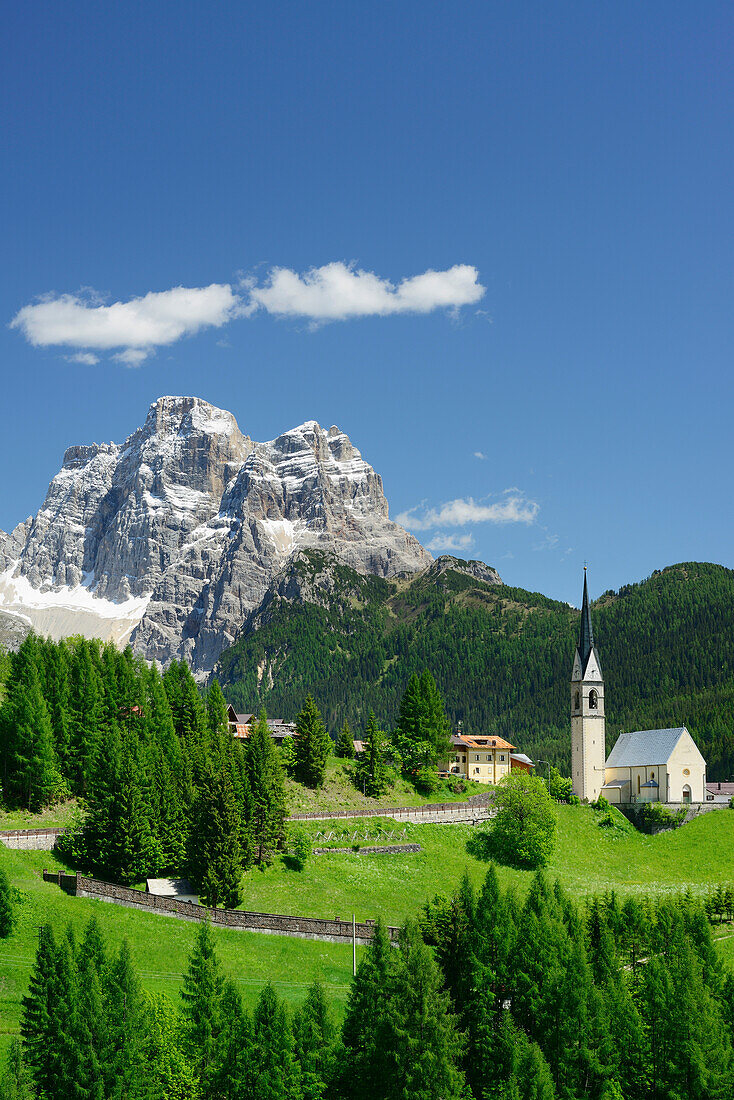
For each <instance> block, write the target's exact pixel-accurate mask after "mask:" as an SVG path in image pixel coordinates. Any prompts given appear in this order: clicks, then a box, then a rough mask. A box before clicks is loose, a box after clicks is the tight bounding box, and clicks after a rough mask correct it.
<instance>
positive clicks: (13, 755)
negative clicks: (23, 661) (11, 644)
mask: <svg viewBox="0 0 734 1100" xmlns="http://www.w3.org/2000/svg"><path fill="white" fill-rule="evenodd" d="M27 676H28V678H27V679H24V680H19V681H17V682H16V683H15V684H14V686H13V690H12V694H11V695H10V696H9V697H8V699H7V701H6V702H5V704H4V705H3V727H4V741H5V746H6V747H5V753H4V756H5V760H6V764H5V795H6V798H7V799H8V801H9V802H10V803H11V804H13V803H14V804H15V805H19V806H23V807H24V808H25V809H28V810H33V811H36V812H37V811H38V810H41V809H43V808H44V807H45V806H48V805H50V804H51V803H52V802H53V801H54V799H55V798H57V797H58V796H59V794H60V793H61V792H62V790H63V782H62V779H61V775H60V773H59V769H58V764H57V761H56V753H55V751H54V746H53V730H52V728H51V719H50V718H49V715H48V709H47V707H46V701H45V699H44V698H43V692H42V690H41V684H40V680H39V677H38V672H37V670H36V667H35V665H29V666H28V669H27Z"/></svg>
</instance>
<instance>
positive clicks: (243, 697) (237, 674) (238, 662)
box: [215, 551, 734, 779]
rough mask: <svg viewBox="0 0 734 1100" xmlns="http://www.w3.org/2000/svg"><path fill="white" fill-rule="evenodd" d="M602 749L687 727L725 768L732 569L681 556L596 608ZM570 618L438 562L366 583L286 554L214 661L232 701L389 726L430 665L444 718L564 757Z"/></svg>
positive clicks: (733, 704)
mask: <svg viewBox="0 0 734 1100" xmlns="http://www.w3.org/2000/svg"><path fill="white" fill-rule="evenodd" d="M593 621H594V638H595V642H596V644H597V647H598V650H599V653H600V656H601V663H602V668H603V670H604V676H605V699H606V705H607V742H608V748H611V746H612V745H613V743H614V741H615V740H616V738H617V734H618V733H619V731H620V730H630V729H654V728H659V727H667V726H678V725H686V726H688V728H689V729H690V731H691V733H692V734H693V735H694V737H695V738H696V740H697V741H698V743H699V746H700V747H701V750H702V752H703V753H704V756H706V758H707V761H708V774H709V777H710V778H712V779H726V778H730V777H732V776H734V644H733V642H732V639H733V638H734V571H732V570H730V569H725V568H724V567H723V566H719V565H711V564H705V563H695V562H694V563H691V562H689V563H684V564H680V565H675V566H671V567H670V568H668V569H664V570H662V571H656V572H655V573H654V574H653V575H652V576H651V577H649V578H647V580H645V581H642V582H640V583H639V584H632V585H626V586H624V587H623V588H621V589H620V590H619V591H618V592H606V593H604V595H603V596H601V597H600V598H599V599H598V600H597V601H596V603H595V604H594V605H593ZM578 622H579V613H578V611H575V610H574V609H572V608H570V607H569V606H568V605H567V604H563V603H557V602H555V601H553V600H550V599H548V598H546V597H545V596H542V595H540V594H539V593H536V592H526V591H524V590H523V589H518V588H510V587H508V586H507V585H503V584H502V583H501V581H500V578H499V577H498V575H497V574H496V573H495V572H494V571H492V570H489V568H488V567H487V566H484V565H482V564H481V563H475V562H470V563H466V562H461V561H460V560H458V559H456V558H439V559H438V560H437V561H436V562H434V563H433V564H432V565H431V566H430V567H429V568H428V569H426V570H424V571H423V572H421V573H418V574H415V575H413V576H412V577H409V578H400V579H394V578H393V579H384V578H379V577H365V576H360V575H358V574H356V573H355V572H353V571H352V570H350V569H348V568H345V567H344V566H343V565H341V564H339V563H338V562H336V561H335V560H334V559H333V558H331V557H330V556H329V555H328V554H320V553H316V552H313V551H307V552H305V553H303V554H300V555H298V556H297V557H295V558H294V559H292V560H291V562H290V563H289V565H288V567H287V569H286V570H284V572H283V573H282V574H281V575H280V576H279V577H278V578H277V579H276V580H275V581H274V583H273V585H271V587H270V588H269V590H268V592H267V594H266V596H265V598H264V599H263V601H262V604H261V605H260V607H259V608H258V609H257V610H255V611H254V612H253V613H252V614H251V615H250V616H249V618H248V619H247V621H246V623H245V626H244V628H243V632H242V636H241V637H240V638H239V639H238V641H237V642H236V644H235V645H234V646H232V647H231V648H230V649H228V650H226V651H224V652H223V653H222V655H221V657H220V660H219V663H218V664H217V667H216V669H215V675H216V676H217V678H218V679H219V680H220V682H221V683H222V686H223V688H224V691H225V694H226V695H227V698H228V699H230V700H231V701H232V702H233V703H235V705H236V706H237V709H239V710H243V711H254V710H256V709H257V708H258V707H259V706H261V705H264V706H266V707H267V708H268V709H269V710H270V711H271V712H272V713H277V714H278V715H282V716H283V717H284V718H293V717H294V716H295V714H296V713H297V711H298V710H299V708H300V706H301V704H302V702H303V698H304V696H305V695H306V693H307V692H308V691H312V692H313V694H314V697H315V698H316V700H317V702H318V704H319V706H320V707H321V708H322V711H323V713H324V716H325V718H326V720H327V722H328V724H329V726H330V728H331V729H332V730H334V731H336V730H337V729H338V728H339V727H340V725H341V723H342V722H343V720H344V718H348V719H349V721H350V723H351V724H352V726H353V728H354V729H355V730H357V729H359V728H360V727H362V726H363V725H364V722H365V720H366V717H367V714H368V712H369V710H370V709H373V710H374V711H375V713H376V715H377V716H378V718H379V719H380V721H382V722H383V723H384V724H385V725H386V726H387V727H390V726H391V725H392V723H393V722H394V721H395V718H396V716H397V711H398V706H399V703H400V698H401V696H402V693H403V691H404V690H405V685H406V683H407V680H408V678H409V676H410V675H411V673H413V672H419V671H421V670H422V669H423V668H429V669H431V671H432V672H433V673H434V675H435V677H436V680H437V681H438V684H439V687H440V688H441V690H442V691H443V693H444V696H445V700H446V705H447V710H448V712H449V715H450V717H451V719H452V721H453V722H454V723H458V722H459V721H461V722H462V725H463V728H464V730H465V731H466V732H481V733H497V734H499V735H500V736H502V737H506V738H507V739H508V740H509V741H511V742H512V743H513V744H515V745H517V746H518V747H519V748H521V749H522V750H524V751H527V752H530V754H531V755H533V756H534V757H535V758H536V759H541V760H550V761H551V762H553V763H557V764H559V765H560V766H561V767H562V768H563V769H564V770H566V772H568V768H569V765H570V759H569V758H570V711H569V707H570V693H569V692H570V689H569V679H570V675H571V665H572V661H573V653H574V649H575V645H576V638H577V633H578Z"/></svg>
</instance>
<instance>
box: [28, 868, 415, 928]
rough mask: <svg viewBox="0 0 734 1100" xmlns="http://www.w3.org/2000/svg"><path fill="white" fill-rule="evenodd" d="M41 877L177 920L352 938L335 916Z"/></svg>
mask: <svg viewBox="0 0 734 1100" xmlns="http://www.w3.org/2000/svg"><path fill="white" fill-rule="evenodd" d="M43 879H44V882H54V883H56V884H57V885H58V886H60V887H61V889H62V890H64V891H65V892H66V893H67V894H71V895H72V896H73V897H77V898H97V899H98V900H100V901H109V902H112V903H113V904H115V905H123V906H127V907H128V908H131V909H145V910H147V911H148V912H152V913H160V914H161V915H162V916H168V917H177V918H178V919H179V920H189V921H201V920H203V919H204V917H205V916H208V917H209V920H210V921H211V922H212V924H213V925H218V926H220V927H224V928H234V929H243V930H245V931H248V932H265V933H270V934H272V935H277V936H297V937H299V938H301V939H310V940H329V941H332V942H335V943H348V942H351V939H352V922H351V921H350V920H346V921H343V920H340V919H339V918H338V917H337V918H334V920H329V919H328V918H321V917H290V916H282V915H279V914H276V913H247V912H244V911H243V910H241V909H207V908H206V907H205V906H203V905H195V904H194V903H193V902H190V901H179V899H178V898H171V897H162V896H161V895H159V894H144V893H143V892H142V891H141V890H130V889H128V887H126V886H116V885H114V883H111V882H101V881H100V880H99V879H93V878H87V877H86V875H81V874H78V873H77V874H76V875H66V874H64V873H63V872H59V871H44V872H43ZM374 925H375V922H374V921H364V922H360V923H358V924H357V925H356V926H355V935H356V940H357V943H359V944H363V945H365V944H368V943H369V942H370V940H371V939H372V934H373V931H374ZM398 933H399V929H397V928H391V927H388V928H387V934H388V936H389V938H390V940H392V941H397V938H398Z"/></svg>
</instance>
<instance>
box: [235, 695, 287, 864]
mask: <svg viewBox="0 0 734 1100" xmlns="http://www.w3.org/2000/svg"><path fill="white" fill-rule="evenodd" d="M245 766H246V773H247V779H248V782H249V786H250V792H251V797H252V818H251V832H252V842H253V846H254V852H255V858H256V860H257V862H258V863H267V862H268V861H269V860H270V859H271V858H272V853H273V850H274V849H275V848H276V846H277V845H278V844H280V843H282V841H283V838H284V835H285V827H284V822H285V817H286V808H285V789H284V786H283V773H282V771H281V768H280V760H279V759H278V750H277V749H276V747H275V745H274V744H273V739H272V737H271V736H270V730H269V729H268V723H267V718H266V715H265V711H262V712H261V714H260V717H259V719H258V721H257V722H256V723H255V725H254V727H253V728H252V731H251V733H250V736H249V737H248V738H247V743H246V746H245Z"/></svg>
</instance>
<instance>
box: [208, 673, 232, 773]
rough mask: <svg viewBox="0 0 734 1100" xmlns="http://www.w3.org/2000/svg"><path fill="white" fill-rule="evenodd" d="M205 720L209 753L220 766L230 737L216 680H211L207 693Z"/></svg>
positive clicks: (230, 739)
mask: <svg viewBox="0 0 734 1100" xmlns="http://www.w3.org/2000/svg"><path fill="white" fill-rule="evenodd" d="M206 719H207V726H208V728H209V744H210V751H211V752H212V753H213V754H214V755H215V757H216V758H217V759H218V761H219V763H220V764H221V763H223V762H224V760H225V759H226V758H227V755H228V751H227V750H228V749H229V746H230V744H231V741H232V735H231V734H230V732H229V719H228V717H227V704H226V702H225V700H224V696H223V695H222V689H221V687H220V686H219V681H218V680H212V682H211V685H210V687H209V691H208V692H207V696H206Z"/></svg>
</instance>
